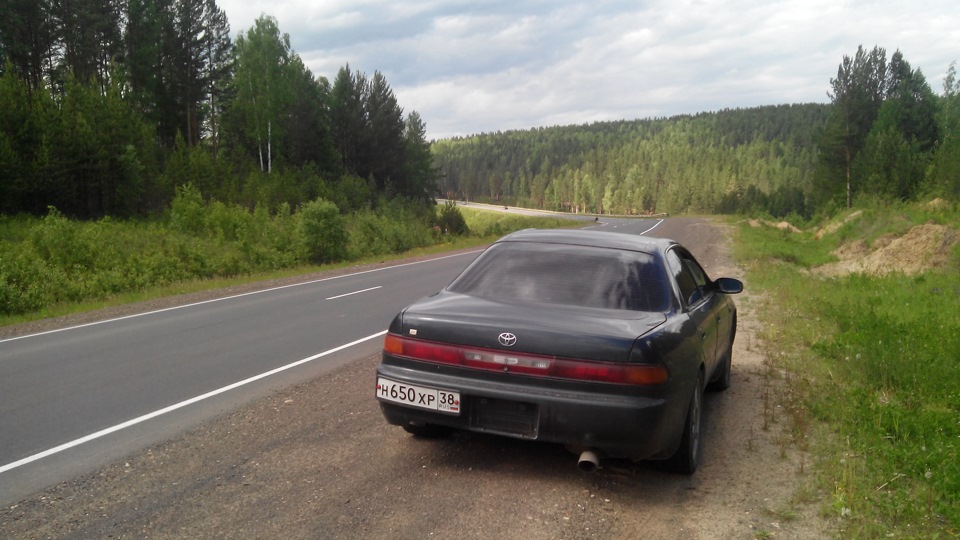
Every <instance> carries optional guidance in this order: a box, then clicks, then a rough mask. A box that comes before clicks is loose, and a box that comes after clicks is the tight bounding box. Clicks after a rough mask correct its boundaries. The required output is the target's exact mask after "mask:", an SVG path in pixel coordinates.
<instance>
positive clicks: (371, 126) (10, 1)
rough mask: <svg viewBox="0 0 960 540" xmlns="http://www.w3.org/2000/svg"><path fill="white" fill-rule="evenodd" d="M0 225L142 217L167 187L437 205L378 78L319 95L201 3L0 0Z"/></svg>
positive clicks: (270, 199)
mask: <svg viewBox="0 0 960 540" xmlns="http://www.w3.org/2000/svg"><path fill="white" fill-rule="evenodd" d="M0 13H2V14H3V15H2V17H0V214H8V215H11V214H18V213H27V214H34V215H44V214H46V213H47V212H48V207H50V206H53V207H56V208H57V209H58V210H59V212H61V213H62V214H63V215H65V216H69V217H74V218H80V219H97V218H100V217H103V216H107V215H109V216H114V217H136V216H142V215H154V214H156V213H157V212H159V211H162V210H164V209H167V208H169V205H170V202H171V201H172V200H173V198H174V195H175V193H176V189H177V187H178V186H181V185H185V184H192V185H193V186H194V187H195V188H197V189H199V190H200V191H201V192H202V194H203V196H204V197H205V198H208V199H210V198H213V199H216V200H219V201H223V202H226V203H230V204H242V205H244V206H247V207H249V208H251V209H252V208H253V207H254V206H256V205H262V206H265V207H267V208H271V209H274V208H277V207H278V205H280V204H281V203H286V204H288V205H290V206H293V207H296V206H297V205H299V204H300V203H302V202H304V201H310V200H314V199H317V198H325V199H329V200H331V201H333V202H335V203H336V204H337V206H338V207H339V208H340V210H341V211H343V212H349V211H352V210H356V209H360V208H364V207H369V206H371V205H373V206H375V205H376V204H378V203H377V201H382V200H388V199H391V198H394V197H398V196H399V197H403V198H408V199H415V200H420V201H426V200H428V199H429V198H430V197H431V196H432V195H433V194H434V192H435V179H434V170H433V168H432V165H431V158H430V153H429V144H428V142H427V141H426V140H425V134H426V128H425V125H424V122H423V120H422V119H421V117H420V115H419V114H417V113H416V112H410V113H409V114H407V115H404V113H403V109H401V107H400V106H399V104H398V103H397V100H396V98H395V96H394V94H393V91H392V89H391V88H390V86H389V85H388V83H387V81H386V79H385V78H384V77H383V75H382V74H381V73H379V72H375V73H374V75H373V76H372V77H367V76H366V75H365V74H363V73H362V72H359V71H353V70H351V69H350V67H349V66H344V67H343V68H341V69H340V71H339V72H338V73H337V74H336V77H335V78H334V79H333V82H332V83H331V82H330V81H329V80H328V79H327V78H326V77H323V76H319V77H318V76H314V74H313V73H311V72H310V70H309V69H307V67H306V66H305V65H304V63H303V61H302V60H301V59H300V57H299V56H298V55H297V54H296V53H295V52H294V51H293V50H291V47H290V38H289V36H288V35H287V34H283V33H281V32H280V30H279V28H278V27H277V22H276V20H275V19H273V18H271V17H268V16H261V17H260V18H259V19H257V20H256V21H255V23H254V25H253V27H251V28H250V29H248V30H246V31H245V32H241V33H240V34H239V35H238V36H237V37H236V39H231V35H230V28H229V25H228V23H227V19H226V16H225V15H224V13H223V11H222V10H220V9H219V8H218V7H217V5H216V2H215V1H214V0H42V1H32V0H31V1H20V0H0Z"/></svg>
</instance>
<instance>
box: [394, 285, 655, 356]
mask: <svg viewBox="0 0 960 540" xmlns="http://www.w3.org/2000/svg"><path fill="white" fill-rule="evenodd" d="M665 320H666V316H665V315H664V314H663V313H645V312H635V311H625V310H611V309H587V308H581V307H575V306H558V305H544V304H524V303H505V302H497V301H491V300H484V299H479V298H476V297H471V296H464V295H460V294H455V293H450V292H441V293H438V294H437V295H434V296H432V297H430V298H428V299H425V300H423V301H420V302H418V303H417V304H415V305H414V306H412V307H411V308H409V309H407V310H406V311H405V312H404V313H403V316H402V328H401V329H400V331H401V332H402V334H403V335H404V336H406V337H415V338H418V339H425V340H429V341H438V342H445V343H453V344H457V345H466V346H473V347H483V348H487V349H502V350H505V351H513V352H524V353H529V354H538V355H545V356H557V357H562V358H577V359H583V360H597V361H606V362H627V361H628V360H629V358H630V351H631V348H632V347H633V344H634V342H635V341H636V339H637V338H638V337H640V336H642V335H644V334H646V333H647V332H649V331H651V330H653V329H654V328H656V327H657V326H659V325H660V324H662V323H663V322H664V321H665Z"/></svg>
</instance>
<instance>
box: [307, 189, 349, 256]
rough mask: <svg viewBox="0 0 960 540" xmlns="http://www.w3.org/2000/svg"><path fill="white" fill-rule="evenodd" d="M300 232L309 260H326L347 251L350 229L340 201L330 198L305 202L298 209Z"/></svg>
mask: <svg viewBox="0 0 960 540" xmlns="http://www.w3.org/2000/svg"><path fill="white" fill-rule="evenodd" d="M297 235H298V238H299V244H300V248H301V253H302V255H303V257H304V258H305V260H307V261H310V262H312V263H317V264H322V263H327V262H334V261H339V260H342V259H343V258H344V257H346V255H347V230H346V226H345V223H344V220H343V217H341V216H340V210H339V209H338V208H337V205H335V204H333V203H332V202H330V201H328V200H326V199H317V200H314V201H311V202H308V203H304V204H303V205H301V206H300V209H299V210H298V211H297Z"/></svg>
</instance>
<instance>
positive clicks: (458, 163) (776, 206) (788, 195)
mask: <svg viewBox="0 0 960 540" xmlns="http://www.w3.org/2000/svg"><path fill="white" fill-rule="evenodd" d="M830 89H831V90H830V93H829V96H830V98H831V103H830V104H799V105H779V106H768V107H758V108H752V109H737V110H724V111H720V112H715V113H702V114H698V115H695V116H676V117H672V118H661V119H650V120H635V121H620V122H601V123H595V124H591V125H583V126H567V127H554V128H539V129H533V130H528V131H510V132H504V133H491V134H481V135H476V136H471V137H465V138H455V139H451V140H445V141H438V142H435V143H434V144H433V146H432V149H433V153H434V157H435V160H436V163H437V166H438V168H439V169H440V171H441V180H440V189H441V191H442V192H443V193H444V195H445V196H447V197H450V198H457V199H467V200H479V201H487V202H498V203H503V204H515V205H520V206H528V207H533V208H543V209H549V210H559V211H567V212H589V213H597V214H606V213H614V214H650V213H661V212H668V213H681V212H702V213H713V212H716V213H735V212H744V213H755V212H766V213H769V214H771V215H774V216H787V215H790V214H796V215H798V216H801V217H806V218H808V217H810V216H811V215H812V214H813V213H815V211H817V210H822V211H824V212H829V211H830V209H831V208H836V207H840V206H849V205H850V204H852V202H853V199H854V198H855V197H857V196H875V197H880V198H884V199H890V200H893V199H899V200H909V199H912V198H917V197H923V196H947V197H950V198H951V199H954V200H956V199H957V197H958V196H960V95H958V93H960V83H958V81H957V80H956V75H955V69H954V66H953V65H951V66H950V69H949V72H948V75H947V77H946V80H945V82H944V89H943V94H942V95H941V96H937V95H935V94H934V93H933V91H932V90H931V89H930V87H929V85H928V84H927V82H926V79H925V78H924V76H923V74H922V73H921V71H920V70H919V69H916V70H915V69H912V68H911V67H910V64H909V63H908V62H907V61H906V60H905V59H904V58H903V55H902V54H901V53H900V52H899V51H898V52H895V53H894V54H893V55H892V56H891V57H890V58H889V59H887V56H886V51H885V50H884V49H882V48H879V47H874V48H873V49H872V50H870V51H867V50H865V49H863V48H862V47H861V48H860V49H859V50H858V51H857V53H856V54H855V55H854V56H853V57H844V59H843V62H842V63H841V64H840V66H839V68H838V73H837V76H836V78H832V79H830Z"/></svg>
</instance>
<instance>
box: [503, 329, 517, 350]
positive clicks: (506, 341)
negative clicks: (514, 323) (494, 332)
mask: <svg viewBox="0 0 960 540" xmlns="http://www.w3.org/2000/svg"><path fill="white" fill-rule="evenodd" d="M499 339H500V344H501V345H503V346H504V347H513V346H514V345H515V344H516V343H517V336H515V335H513V334H511V333H510V332H504V333H502V334H500V338H499Z"/></svg>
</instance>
